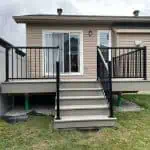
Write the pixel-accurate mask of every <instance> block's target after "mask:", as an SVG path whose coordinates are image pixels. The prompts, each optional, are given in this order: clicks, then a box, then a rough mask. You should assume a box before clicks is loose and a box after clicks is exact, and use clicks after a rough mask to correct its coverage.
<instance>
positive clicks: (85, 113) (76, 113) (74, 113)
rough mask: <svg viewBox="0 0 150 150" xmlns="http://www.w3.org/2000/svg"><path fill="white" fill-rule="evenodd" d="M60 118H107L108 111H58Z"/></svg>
mask: <svg viewBox="0 0 150 150" xmlns="http://www.w3.org/2000/svg"><path fill="white" fill-rule="evenodd" d="M60 115H61V116H82V115H83V116H88V115H106V116H109V111H108V109H74V110H60Z"/></svg>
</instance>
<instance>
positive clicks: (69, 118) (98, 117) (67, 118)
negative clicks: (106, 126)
mask: <svg viewBox="0 0 150 150" xmlns="http://www.w3.org/2000/svg"><path fill="white" fill-rule="evenodd" d="M96 120H110V121H111V120H112V121H113V120H116V118H109V117H108V116H105V115H89V116H62V117H61V119H60V120H56V119H55V122H65V121H96Z"/></svg>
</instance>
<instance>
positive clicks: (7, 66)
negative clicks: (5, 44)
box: [5, 48, 9, 82]
mask: <svg viewBox="0 0 150 150" xmlns="http://www.w3.org/2000/svg"><path fill="white" fill-rule="evenodd" d="M5 65H6V66H5V75H6V79H5V81H6V82H7V81H8V78H9V48H6V51H5Z"/></svg>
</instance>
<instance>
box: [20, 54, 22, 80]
mask: <svg viewBox="0 0 150 150" xmlns="http://www.w3.org/2000/svg"><path fill="white" fill-rule="evenodd" d="M20 57H21V79H22V56H20Z"/></svg>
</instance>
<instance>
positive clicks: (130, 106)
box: [115, 101, 144, 112]
mask: <svg viewBox="0 0 150 150" xmlns="http://www.w3.org/2000/svg"><path fill="white" fill-rule="evenodd" d="M143 109H144V108H141V107H140V106H139V105H137V104H135V103H133V102H130V101H122V102H121V106H119V107H115V111H117V112H139V111H141V110H143Z"/></svg>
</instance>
